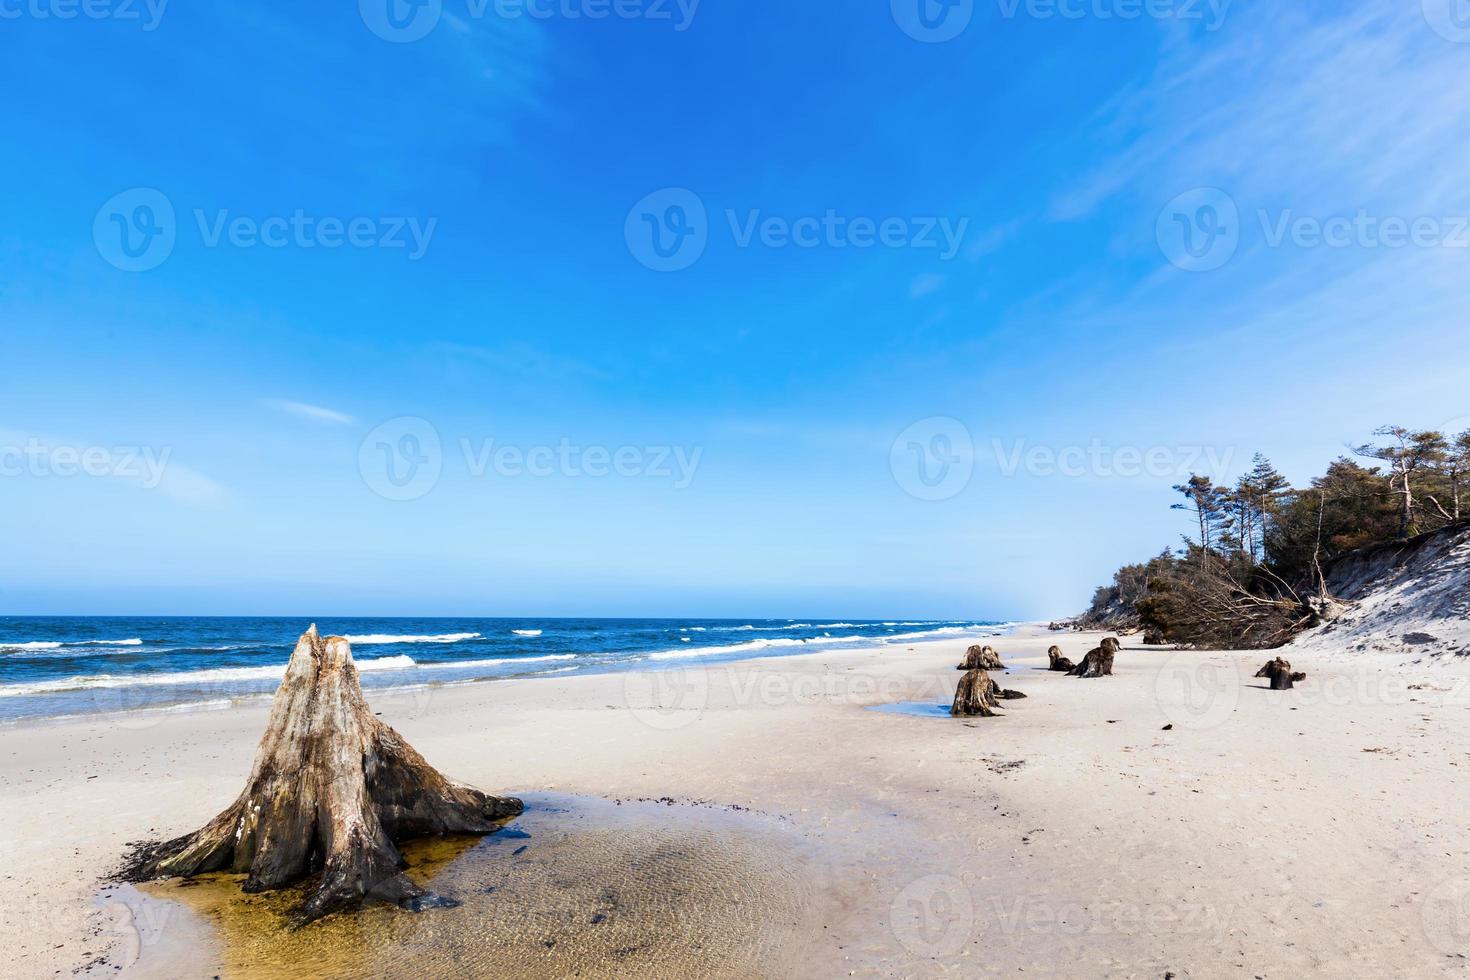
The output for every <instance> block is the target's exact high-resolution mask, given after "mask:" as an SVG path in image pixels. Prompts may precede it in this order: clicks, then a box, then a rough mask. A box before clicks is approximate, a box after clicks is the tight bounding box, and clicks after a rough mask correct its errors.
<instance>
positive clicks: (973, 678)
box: [949, 670, 1000, 718]
mask: <svg viewBox="0 0 1470 980" xmlns="http://www.w3.org/2000/svg"><path fill="white" fill-rule="evenodd" d="M995 686H996V685H995V681H993V680H991V679H990V675H989V674H987V673H986V672H985V671H983V670H972V671H970V672H969V673H968V674H966V675H965V676H964V677H961V678H960V686H959V688H958V689H957V690H956V691H955V692H954V704H953V706H951V707H950V709H949V713H950V714H951V715H953V716H955V717H956V718H960V717H975V716H979V717H981V718H994V717H995V716H996V710H995V709H997V708H999V707H1000V702H999V701H997V700H996V697H995Z"/></svg>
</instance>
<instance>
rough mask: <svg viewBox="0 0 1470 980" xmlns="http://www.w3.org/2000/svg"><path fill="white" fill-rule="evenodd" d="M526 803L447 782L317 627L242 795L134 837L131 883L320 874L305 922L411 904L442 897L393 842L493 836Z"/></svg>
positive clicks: (290, 676) (254, 885)
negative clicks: (183, 826)
mask: <svg viewBox="0 0 1470 980" xmlns="http://www.w3.org/2000/svg"><path fill="white" fill-rule="evenodd" d="M522 809H523V807H522V804H521V801H520V800H517V799H511V798H505V797H495V796H487V795H486V794H484V793H481V792H480V791H479V790H476V789H471V788H470V787H468V786H460V785H457V784H455V783H451V782H450V781H449V780H447V779H445V778H444V777H443V776H442V775H440V774H439V772H438V771H436V770H435V769H433V768H432V767H431V766H430V765H429V764H428V763H427V762H425V761H424V758H423V756H421V755H419V754H418V753H417V752H415V751H414V750H413V749H412V748H411V747H410V746H409V745H408V743H407V742H405V741H404V740H403V738H402V736H400V735H399V734H398V733H397V732H395V731H394V730H393V729H391V728H389V727H388V726H387V725H385V724H383V723H382V722H381V721H379V720H378V719H377V718H376V717H375V716H374V715H373V712H372V709H370V708H369V707H368V704H367V701H366V700H365V699H364V698H363V694H362V687H361V685H360V684H359V682H358V676H357V667H356V666H355V665H354V664H353V662H352V649H351V647H350V646H349V645H348V643H347V641H346V640H344V639H342V638H341V637H339V636H333V637H328V638H327V639H325V640H324V639H322V638H321V637H320V636H318V635H317V631H316V627H315V626H312V627H311V628H310V629H309V630H307V631H306V633H305V634H304V635H303V636H302V637H301V639H300V640H298V641H297V643H296V650H295V652H294V653H292V654H291V661H290V663H289V664H287V666H286V675H285V678H284V679H283V680H282V681H281V686H280V687H279V688H278V689H277V690H276V697H275V703H274V704H273V706H272V708H271V715H270V721H269V723H268V724H267V726H266V731H265V735H264V736H263V737H262V738H261V740H260V746H259V748H257V749H256V755H255V765H254V767H253V769H252V770H251V773H250V779H249V782H247V783H246V786H245V791H244V792H243V793H241V794H240V797H239V799H237V800H236V801H235V802H234V803H233V804H231V805H230V807H229V808H228V809H226V810H225V811H224V812H223V813H221V814H220V815H219V816H217V817H215V818H214V820H212V821H210V822H209V823H208V824H207V825H205V826H204V827H203V828H202V829H201V830H199V831H196V832H195V833H193V834H190V835H187V836H185V837H180V838H177V839H175V840H171V841H164V842H161V843H153V844H142V845H137V846H136V848H135V851H134V853H133V855H132V856H131V858H130V859H129V862H128V864H127V866H126V867H125V869H124V871H123V877H124V878H126V879H128V880H133V881H144V880H148V879H152V878H169V877H185V878H187V877H191V876H193V875H198V874H205V873H208V872H212V871H223V872H230V873H233V874H244V875H247V877H246V879H245V884H244V889H245V891H247V892H260V891H270V890H274V889H279V888H283V887H285V886H287V885H290V884H293V883H295V882H297V881H300V880H301V879H303V878H305V877H307V876H309V875H312V874H315V873H317V872H320V874H321V877H320V882H319V883H317V884H316V885H315V886H314V891H313V892H312V894H311V895H310V897H308V898H307V900H306V902H305V904H304V905H303V906H302V908H301V909H300V910H299V913H298V917H299V920H300V921H301V922H309V921H311V920H313V919H317V918H320V917H321V916H324V915H327V914H329V913H331V912H335V911H337V910H339V909H348V908H355V907H357V906H359V905H361V904H362V903H363V902H364V901H366V900H369V899H374V900H381V901H385V902H393V903H395V904H398V905H401V906H403V907H405V908H411V909H413V910H415V911H417V910H418V909H419V908H421V907H425V906H428V905H433V904H443V900H439V899H437V898H436V897H435V896H432V895H430V894H429V893H428V892H426V891H424V890H423V889H422V888H419V887H418V886H417V885H415V884H413V883H412V882H411V881H409V880H408V878H407V877H406V876H404V874H403V873H402V868H403V867H404V862H403V858H402V857H401V856H400V855H399V853H398V849H397V848H396V847H395V846H394V842H395V841H402V840H406V839H410V838H415V837H427V836H432V835H436V834H490V833H494V832H495V831H497V830H499V829H500V827H501V826H502V823H503V821H505V820H506V819H508V818H510V817H514V816H516V815H517V814H519V813H520V812H521V810H522Z"/></svg>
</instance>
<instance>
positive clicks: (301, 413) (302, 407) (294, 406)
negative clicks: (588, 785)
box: [262, 398, 357, 425]
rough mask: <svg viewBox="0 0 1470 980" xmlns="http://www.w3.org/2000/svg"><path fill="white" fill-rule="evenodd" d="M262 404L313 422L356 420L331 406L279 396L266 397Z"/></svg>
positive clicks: (346, 422)
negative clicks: (288, 399) (325, 406)
mask: <svg viewBox="0 0 1470 980" xmlns="http://www.w3.org/2000/svg"><path fill="white" fill-rule="evenodd" d="M262 404H264V405H267V406H269V407H270V408H274V409H276V410H278V411H282V412H287V413H289V414H291V415H295V416H298V417H300V418H303V419H311V420H312V421H313V422H332V423H335V424H337V425H351V424H352V423H353V422H356V421H357V420H356V419H355V418H353V417H352V416H351V415H347V414H345V413H343V412H339V411H337V410H335V409H331V408H323V407H322V406H321V405H310V404H307V403H306V402H293V401H287V400H285V399H280V398H269V399H266V400H265V401H264V402H263V403H262Z"/></svg>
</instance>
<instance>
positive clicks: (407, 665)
mask: <svg viewBox="0 0 1470 980" xmlns="http://www.w3.org/2000/svg"><path fill="white" fill-rule="evenodd" d="M415 666H417V664H415V662H414V659H413V658H412V657H407V656H397V657H378V658H376V659H373V660H359V661H357V669H358V670H360V671H363V672H370V671H375V670H409V669H411V668H413V667H415ZM285 674H286V665H285V664H271V665H268V666H264V667H214V668H208V669H205V670H181V671H172V672H169V673H163V674H83V675H79V676H76V677H61V678H57V679H55V680H49V681H33V682H31V683H22V684H3V685H0V698H18V697H25V696H27V695H31V694H54V693H57V692H60V691H91V690H97V689H106V688H118V687H160V686H168V685H190V684H219V683H228V682H230V681H269V680H280V679H281V678H282V677H284V676H285Z"/></svg>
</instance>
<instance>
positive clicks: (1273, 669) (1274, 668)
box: [1256, 657, 1307, 691]
mask: <svg viewBox="0 0 1470 980" xmlns="http://www.w3.org/2000/svg"><path fill="white" fill-rule="evenodd" d="M1256 676H1257V677H1269V678H1270V679H1271V690H1273V691H1290V690H1291V689H1292V685H1294V684H1295V683H1296V682H1297V681H1304V680H1306V679H1307V675H1306V674H1304V673H1301V672H1300V671H1298V672H1296V673H1293V672H1292V669H1291V663H1290V662H1289V661H1286V660H1283V659H1282V658H1280V657H1277V658H1276V659H1275V660H1268V661H1266V666H1264V667H1262V668H1261V669H1260V670H1258V671H1256Z"/></svg>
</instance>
